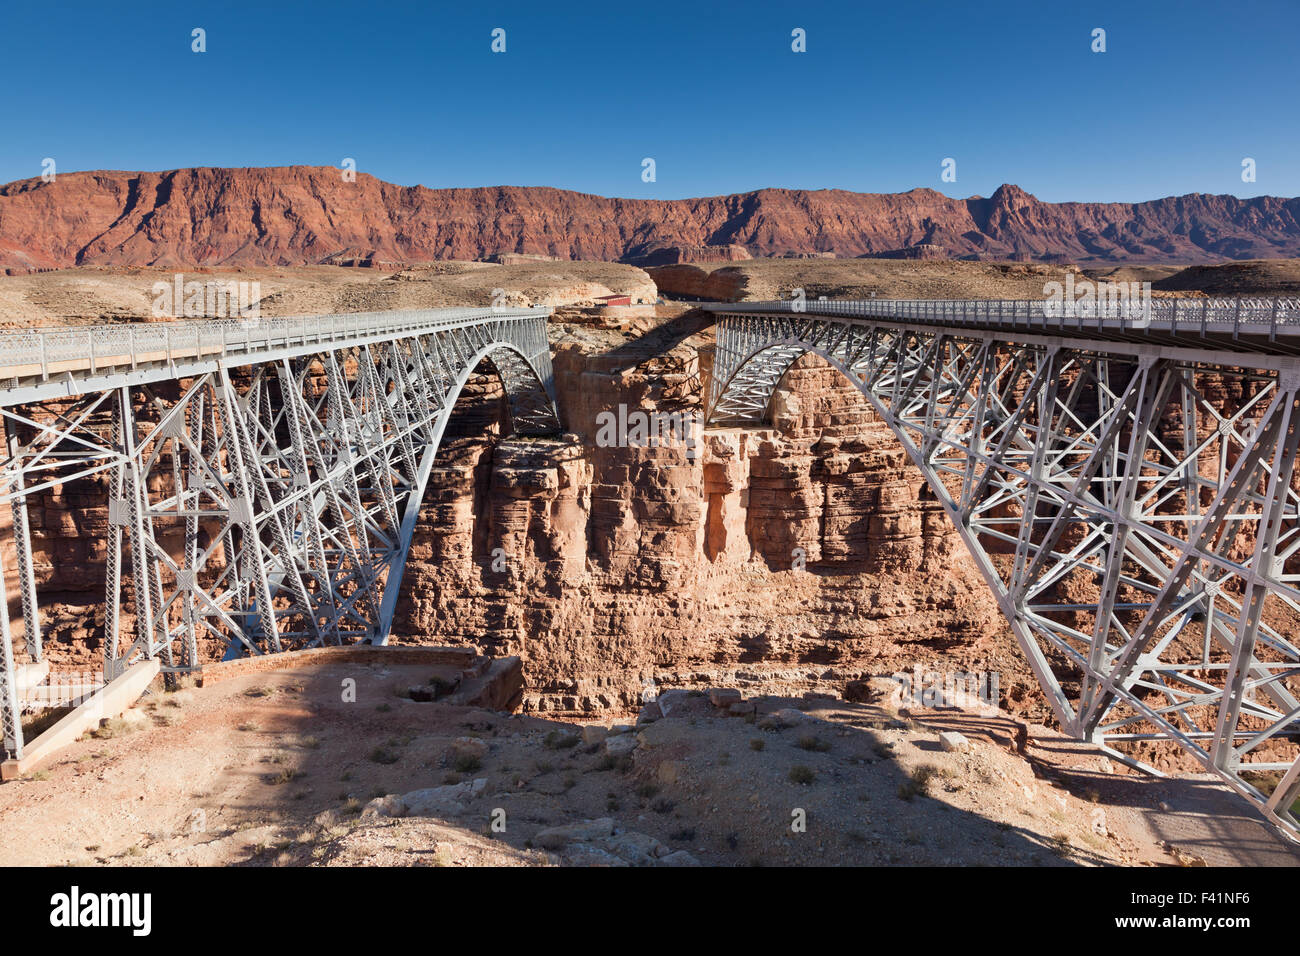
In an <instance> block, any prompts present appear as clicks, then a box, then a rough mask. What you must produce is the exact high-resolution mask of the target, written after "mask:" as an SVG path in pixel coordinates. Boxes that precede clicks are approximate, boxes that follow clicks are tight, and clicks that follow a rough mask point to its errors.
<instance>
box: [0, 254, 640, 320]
mask: <svg viewBox="0 0 1300 956" xmlns="http://www.w3.org/2000/svg"><path fill="white" fill-rule="evenodd" d="M175 274H176V273H175V272H174V271H173V270H170V269H143V268H140V269H107V268H82V269H62V270H58V271H55V272H43V273H37V274H34V275H21V276H0V327H3V326H9V327H16V326H27V325H53V324H65V323H66V324H77V325H81V324H91V323H100V322H114V321H128V320H131V319H147V318H149V317H150V314H151V307H152V305H153V302H154V298H155V296H154V294H153V292H152V291H151V290H152V287H153V284H154V283H155V282H159V281H163V282H172V281H173V276H174V275H175ZM181 274H182V275H183V276H184V281H185V282H192V281H197V282H208V281H212V280H223V281H235V282H250V283H251V282H257V283H259V284H260V292H261V299H260V304H261V311H262V315H263V316H268V317H271V316H278V315H298V314H318V313H330V312H363V311H379V310H384V309H415V308H439V307H444V306H459V305H485V306H486V305H491V304H492V301H493V297H494V290H496V289H501V290H502V291H503V292H504V293H505V295H504V298H503V299H502V304H505V305H552V306H555V305H573V304H576V305H590V304H592V303H593V302H594V300H595V299H596V298H597V297H598V296H602V295H611V294H619V295H630V296H632V297H633V300H634V301H638V300H645V301H648V302H653V301H654V298H655V294H656V290H655V287H654V284H653V283H652V282H651V281H650V279H649V277H648V276H647V275H646V274H645V273H644V272H643V271H641V270H640V269H637V268H635V267H634V266H627V265H621V264H618V263H608V262H552V261H543V262H526V263H518V264H512V265H494V264H491V263H486V262H439V263H433V264H431V265H429V266H427V267H420V268H414V269H405V270H402V271H399V272H393V271H391V270H387V271H386V270H381V269H353V268H341V267H338V266H303V267H296V268H290V267H285V268H247V269H244V268H230V269H192V270H187V271H184V272H182V273H181Z"/></svg>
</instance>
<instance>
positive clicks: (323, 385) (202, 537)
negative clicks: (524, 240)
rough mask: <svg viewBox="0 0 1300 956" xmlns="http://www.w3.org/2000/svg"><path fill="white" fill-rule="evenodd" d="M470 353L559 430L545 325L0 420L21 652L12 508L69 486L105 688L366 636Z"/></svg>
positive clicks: (543, 423) (383, 609) (518, 324)
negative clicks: (96, 493)
mask: <svg viewBox="0 0 1300 956" xmlns="http://www.w3.org/2000/svg"><path fill="white" fill-rule="evenodd" d="M483 360H486V361H487V362H488V363H489V364H490V366H491V368H492V369H493V370H495V372H496V373H497V375H498V376H499V378H500V380H501V383H502V385H503V387H504V391H505V394H506V398H507V401H508V403H509V407H510V419H511V427H512V429H513V431H514V432H515V433H516V434H548V433H554V432H556V431H558V430H559V421H558V418H557V415H556V411H555V405H554V401H553V398H552V395H553V382H552V371H551V360H550V351H549V345H548V343H547V339H546V322H545V317H544V316H527V317H510V318H502V319H500V320H491V321H477V322H474V323H472V324H467V325H466V326H464V327H453V328H444V329H438V330H436V331H428V332H425V333H423V334H420V335H411V336H408V337H396V338H393V339H390V340H387V341H379V342H369V343H363V344H357V345H350V346H348V347H343V348H337V349H334V350H331V351H324V352H321V353H318V354H314V355H306V356H297V357H289V358H282V359H279V360H276V361H270V362H265V363H263V364H249V365H243V366H238V367H224V366H218V367H217V368H216V370H215V371H211V372H207V373H204V374H200V375H198V376H196V377H193V378H187V379H172V380H165V381H162V382H156V383H153V384H150V385H128V384H123V385H121V386H119V387H116V388H112V389H109V390H106V391H98V392H93V393H88V394H83V395H80V396H78V397H76V398H74V399H66V400H60V401H57V402H48V403H45V404H44V405H42V406H21V405H19V406H9V407H0V416H2V417H3V421H4V424H5V437H6V445H5V457H4V467H3V471H2V472H0V476H2V478H3V482H4V483H3V486H0V506H4V507H5V508H7V509H9V510H10V511H11V513H12V515H13V521H14V544H15V549H16V552H17V559H18V560H17V573H18V577H19V582H18V584H19V590H20V591H21V595H22V602H23V605H22V606H23V632H22V637H23V638H24V648H25V651H26V654H27V656H28V657H30V658H31V659H32V660H34V661H39V660H40V659H41V656H42V647H41V634H40V619H39V611H38V602H37V594H36V582H35V575H34V573H33V552H32V547H31V540H30V532H29V530H28V528H29V521H28V518H29V516H28V501H29V499H32V500H34V499H39V497H40V496H41V495H43V494H45V493H48V492H49V491H50V490H51V489H55V488H65V487H68V486H73V487H76V488H78V489H85V488H95V489H99V490H100V491H101V492H102V493H103V494H104V497H105V501H104V503H105V505H106V510H107V528H108V530H107V541H106V548H105V551H106V558H105V595H104V596H105V603H104V613H105V622H104V648H105V674H106V676H107V677H109V678H111V677H112V676H113V675H114V674H115V673H117V672H120V670H121V668H122V667H123V666H125V664H127V663H130V662H132V661H134V660H138V659H141V658H154V657H158V658H160V659H161V661H162V663H163V665H164V668H167V669H171V670H176V671H179V670H185V669H192V668H195V667H198V666H200V665H201V663H202V660H203V658H204V656H205V655H204V653H203V649H204V648H205V647H206V648H207V649H208V652H209V653H210V652H211V648H212V647H213V646H214V642H215V646H217V647H221V646H222V645H225V646H226V648H227V653H228V654H231V655H237V654H240V653H254V654H257V653H265V652H273V651H279V650H285V649H291V648H301V647H312V646H319V645H323V644H339V643H346V642H352V641H361V640H365V641H370V642H373V643H382V642H383V641H385V640H386V639H387V637H388V633H389V630H390V628H391V626H392V620H393V614H394V610H395V608H396V603H397V598H398V593H399V590H400V582H401V576H402V571H403V568H404V566H405V561H406V557H407V553H408V551H409V548H410V544H411V537H412V534H413V532H414V528H415V523H416V519H417V516H418V512H419V507H420V502H421V500H422V497H423V494H424V490H425V487H426V485H427V483H428V479H429V474H430V471H431V469H432V466H433V460H434V456H435V454H436V452H437V449H438V445H439V443H440V441H441V438H442V435H443V432H444V430H445V428H446V426H447V422H448V419H449V418H450V416H451V413H452V408H453V405H454V404H455V400H456V397H457V396H458V395H459V393H460V391H461V388H462V386H463V385H464V384H465V382H466V381H467V380H468V379H469V377H470V375H471V374H472V373H473V372H474V370H475V368H476V367H477V366H478V365H479V363H480V362H481V361H483ZM74 483H75V485H74ZM11 573H12V572H11ZM4 576H5V568H4V567H3V564H0V587H3V586H4V583H5V582H4V580H3V579H4ZM0 628H2V629H3V638H4V639H3V642H2V643H3V645H4V647H3V655H2V656H0V668H3V672H2V673H0V698H2V700H0V706H2V709H3V714H2V717H3V731H4V739H5V748H6V750H7V751H8V752H9V753H10V755H11V756H21V751H22V740H21V736H22V735H21V729H20V727H19V725H18V719H17V714H18V706H19V705H18V702H17V697H16V695H15V693H14V673H15V671H14V665H15V656H14V647H13V642H12V637H13V634H12V633H11V630H10V621H9V615H8V607H7V606H6V604H5V602H2V601H0Z"/></svg>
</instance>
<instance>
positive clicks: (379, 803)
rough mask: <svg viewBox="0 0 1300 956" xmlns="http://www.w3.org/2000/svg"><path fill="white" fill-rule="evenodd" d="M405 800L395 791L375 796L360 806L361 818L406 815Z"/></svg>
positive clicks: (371, 818)
mask: <svg viewBox="0 0 1300 956" xmlns="http://www.w3.org/2000/svg"><path fill="white" fill-rule="evenodd" d="M406 812H407V811H406V801H405V800H403V799H402V797H400V796H399V795H398V794H396V793H390V794H388V795H386V796H383V797H375V799H373V800H371V801H370V802H369V803H367V804H366V805H365V806H364V807H362V808H361V819H362V820H374V819H377V818H379V817H404V816H406Z"/></svg>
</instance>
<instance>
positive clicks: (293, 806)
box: [0, 662, 1285, 866]
mask: <svg viewBox="0 0 1300 956" xmlns="http://www.w3.org/2000/svg"><path fill="white" fill-rule="evenodd" d="M428 678H429V671H428V668H421V667H419V666H413V665H402V666H388V665H385V664H383V663H369V664H360V663H346V662H345V663H331V664H327V665H319V666H311V667H306V668H299V669H295V670H286V671H272V672H265V673H254V674H245V675H243V676H237V677H234V678H232V679H229V680H225V681H223V682H221V683H219V684H216V685H213V686H208V687H202V688H200V687H191V688H187V689H183V690H180V691H178V692H170V693H164V692H161V691H155V692H154V693H153V694H151V695H149V696H146V697H145V698H143V699H142V700H141V702H140V703H139V704H138V705H137V706H136V707H135V708H133V710H131V711H129V712H128V714H127V715H126V716H125V717H124V718H122V719H119V720H114V721H111V722H109V723H108V724H107V726H105V727H103V728H102V729H101V730H99V731H97V732H95V733H94V734H92V735H88V736H86V737H85V738H83V739H82V740H81V741H79V742H78V743H76V744H74V745H73V746H72V747H70V748H69V749H68V750H66V751H64V752H63V753H62V754H61V755H60V756H59V758H58V759H57V762H56V763H54V764H53V765H51V766H49V767H48V768H47V769H45V770H42V771H39V772H38V773H36V774H34V775H32V776H30V777H28V778H25V779H23V780H20V781H18V782H15V783H12V784H7V785H5V786H4V787H0V864H5V865H12V864H25V865H66V864H72V865H176V866H183V865H186V866H188V865H324V866H357V865H385V864H396V865H417V866H419V865H434V866H471V865H510V866H516V865H518V866H547V865H608V866H627V865H632V866H683V865H684V866H691V865H696V864H702V865H718V866H733V865H812V864H833V865H850V864H898V865H907V864H934V865H973V864H998V865H1003V864H1008V865H1035V866H1072V865H1113V864H1134V865H1155V866H1168V865H1188V864H1193V865H1194V864H1196V863H1197V862H1199V861H1200V860H1201V859H1202V858H1203V855H1204V853H1205V851H1204V849H1202V848H1201V847H1199V846H1193V845H1191V844H1192V841H1191V839H1190V837H1189V839H1188V841H1187V845H1178V844H1176V843H1171V842H1170V841H1168V840H1162V839H1161V837H1160V835H1159V833H1158V832H1157V830H1156V828H1154V827H1152V826H1151V825H1150V821H1149V820H1148V815H1149V814H1150V813H1151V812H1158V810H1159V805H1160V801H1161V800H1164V799H1166V798H1167V794H1166V793H1165V791H1164V790H1162V789H1161V786H1162V785H1161V784H1159V783H1158V782H1156V781H1150V780H1145V779H1142V778H1137V777H1131V776H1128V775H1126V774H1124V773H1121V772H1119V770H1120V768H1118V767H1115V766H1112V765H1111V764H1110V763H1109V762H1108V761H1106V760H1105V759H1104V758H1101V757H1099V756H1097V755H1096V754H1095V752H1091V751H1090V750H1089V749H1088V748H1082V747H1079V746H1077V745H1074V744H1071V743H1070V742H1069V741H1065V740H1063V739H1061V738H1060V737H1059V736H1057V735H1055V734H1053V733H1052V732H1050V731H1048V730H1046V729H1045V728H1042V727H1038V726H1034V725H1026V724H1022V723H1020V722H1018V721H1015V720H1012V719H1010V718H1008V717H1007V716H1005V715H1004V714H1003V715H997V714H988V715H985V716H981V715H980V714H978V713H974V712H969V711H958V710H916V711H911V710H908V709H907V708H903V709H902V710H900V709H899V707H898V701H897V700H896V699H891V697H890V696H889V689H890V687H891V686H892V685H891V683H890V682H888V681H885V682H874V683H873V684H871V685H870V686H869V687H867V688H866V692H865V694H864V695H862V696H865V697H867V698H868V701H867V702H857V703H851V702H848V701H845V700H841V699H837V698H834V697H830V696H817V695H810V696H807V697H802V698H777V697H762V696H760V697H749V698H741V696H740V695H739V694H738V693H734V692H727V691H725V690H716V689H715V691H714V692H713V694H712V695H709V694H706V693H702V692H690V691H674V690H667V689H662V688H660V689H659V690H658V700H657V702H656V703H654V704H652V705H648V706H647V707H645V708H644V709H643V711H642V714H641V716H640V717H639V718H632V717H629V718H626V722H619V721H609V720H606V721H603V722H599V723H595V722H584V723H576V722H569V721H563V720H545V719H540V718H537V717H525V716H518V715H507V714H502V713H496V712H492V711H486V710H478V709H471V708H466V707H457V706H451V705H448V704H445V703H417V702H414V701H412V700H410V699H409V698H407V697H404V696H399V694H401V693H403V692H404V691H403V689H404V688H406V687H407V686H409V685H410V684H412V683H422V682H424V681H425V680H427V679H428ZM346 679H352V680H354V681H355V682H356V695H355V701H349V700H346V699H345V694H344V693H343V692H342V690H341V689H342V688H343V687H344V686H345V684H344V681H345V680H346ZM954 732H955V733H956V736H953V733H954ZM1163 786H1165V787H1166V788H1167V787H1168V786H1169V785H1168V784H1165V785H1163ZM1225 807H1226V808H1227V813H1226V817H1228V818H1231V817H1232V815H1233V812H1234V811H1237V810H1239V809H1240V808H1239V807H1236V805H1235V804H1232V803H1230V802H1229V803H1225V802H1224V801H1223V799H1219V801H1218V802H1217V803H1214V804H1213V805H1212V806H1211V807H1209V808H1208V809H1209V810H1210V811H1211V812H1212V813H1215V814H1219V813H1224V811H1225ZM1206 809H1207V808H1202V811H1201V812H1202V814H1203V815H1204V813H1205V810H1206ZM1218 822H1219V824H1220V825H1222V823H1223V821H1222V820H1219V821H1218ZM1216 832H1218V833H1222V832H1223V831H1222V829H1219V830H1217V831H1216ZM1256 838H1257V839H1260V837H1259V835H1258V834H1256ZM1262 839H1263V844H1261V845H1267V847H1266V848H1267V849H1268V852H1270V853H1274V854H1277V853H1285V851H1282V850H1279V848H1278V847H1277V845H1276V844H1275V843H1273V842H1271V841H1270V840H1269V839H1268V838H1267V837H1263V838H1262ZM1261 852H1262V851H1261ZM1284 859H1285V857H1284V856H1282V857H1276V858H1273V857H1270V858H1269V859H1268V860H1266V862H1269V861H1271V862H1277V861H1279V860H1284ZM1257 862H1259V860H1258V859H1257Z"/></svg>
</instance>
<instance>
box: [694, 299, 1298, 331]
mask: <svg viewBox="0 0 1300 956" xmlns="http://www.w3.org/2000/svg"><path fill="white" fill-rule="evenodd" d="M704 308H705V309H707V310H708V311H711V312H720V313H727V312H734V313H749V314H757V313H773V312H776V313H784V312H789V313H796V314H797V313H806V314H810V315H831V316H844V317H846V318H889V319H904V320H907V321H911V322H923V323H927V324H944V325H963V324H969V325H980V326H1009V327H1017V328H1040V329H1060V330H1064V331H1070V330H1096V331H1109V332H1116V331H1130V330H1132V331H1140V330H1142V329H1146V328H1159V329H1161V330H1162V331H1187V332H1197V331H1200V332H1207V331H1212V332H1215V333H1224V332H1231V333H1233V334H1238V333H1241V332H1245V333H1247V334H1251V335H1259V334H1263V333H1268V334H1269V335H1270V336H1275V335H1277V334H1278V333H1282V334H1288V335H1294V334H1300V298H1233V299H1210V298H1196V299H1193V298H1161V299H1145V298H1133V299H1123V298H1120V299H1116V298H1111V297H1107V296H1101V297H1099V299H1098V300H1096V301H1093V302H1083V301H1075V302H1071V301H1069V300H1058V299H806V300H799V299H780V300H776V301H770V302H726V303H722V302H711V303H707V304H706V305H705V306H704Z"/></svg>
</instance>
